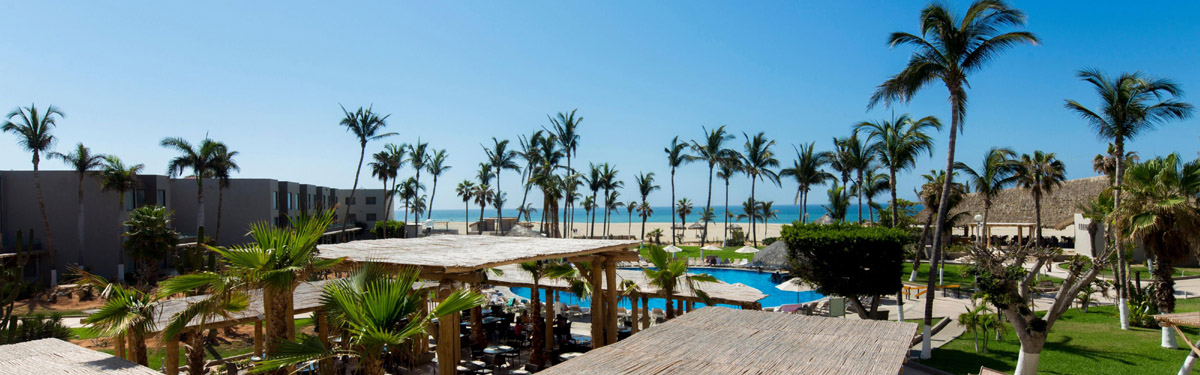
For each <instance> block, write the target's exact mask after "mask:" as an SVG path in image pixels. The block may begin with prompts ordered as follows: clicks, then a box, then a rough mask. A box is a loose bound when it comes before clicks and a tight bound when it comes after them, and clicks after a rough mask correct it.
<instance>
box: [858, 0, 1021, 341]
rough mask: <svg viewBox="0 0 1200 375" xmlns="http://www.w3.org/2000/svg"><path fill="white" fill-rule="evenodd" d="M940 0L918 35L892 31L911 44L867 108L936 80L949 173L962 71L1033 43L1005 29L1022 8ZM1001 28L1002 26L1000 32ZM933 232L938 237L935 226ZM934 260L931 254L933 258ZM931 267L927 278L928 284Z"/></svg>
mask: <svg viewBox="0 0 1200 375" xmlns="http://www.w3.org/2000/svg"><path fill="white" fill-rule="evenodd" d="M947 7H948V6H947V5H946V4H944V3H936V2H935V3H931V4H929V5H928V6H926V7H925V9H924V10H922V11H921V15H920V18H919V21H920V23H919V28H920V30H921V34H920V35H915V34H910V33H906V32H895V33H892V35H891V37H889V38H888V39H889V40H888V44H889V45H890V46H892V47H895V46H897V45H911V46H913V47H915V48H916V51H914V52H913V54H912V57H911V58H910V59H909V61H908V64H907V65H905V67H904V69H903V70H901V71H900V73H897V74H896V75H894V76H891V77H889V78H888V79H887V80H886V81H884V82H883V84H880V85H879V87H878V88H877V89H876V90H875V93H874V94H872V95H871V99H870V101H869V102H868V108H870V107H873V106H875V105H876V104H879V103H880V102H882V103H884V105H887V106H891V105H892V104H894V103H901V102H908V101H910V100H912V97H913V96H914V95H916V94H917V92H918V91H920V90H921V89H922V88H924V87H925V86H927V85H929V84H931V83H934V82H936V81H941V83H942V84H943V85H945V86H946V90H947V91H949V94H950V95H949V101H950V137H949V140H948V141H947V143H946V168H945V173H946V174H947V175H951V174H953V173H954V146H955V141H956V140H957V137H958V133H959V129H960V128H961V126H962V121H963V119H964V117H965V116H966V113H967V91H966V88H967V76H968V75H970V74H971V73H975V72H977V71H979V70H981V69H983V67H984V66H985V65H987V63H989V62H991V61H992V60H994V59H995V58H996V57H998V56H999V54H1000V53H1001V52H1003V51H1004V50H1006V49H1009V48H1012V47H1015V46H1018V45H1021V44H1037V42H1038V39H1037V37H1036V36H1034V35H1033V33H1030V32H1027V31H1007V29H1008V28H1009V27H1020V26H1024V25H1025V13H1024V12H1022V11H1020V10H1018V9H1014V8H1010V7H1008V5H1007V4H1005V3H1004V2H1003V1H999V0H975V1H974V2H972V3H971V5H970V6H969V7H968V8H967V11H966V13H965V14H963V16H962V17H961V18H960V17H956V16H955V15H954V14H953V13H952V12H951V11H950V10H949V9H948V8H947ZM1006 31H1007V32H1006ZM952 180H953V178H947V179H946V181H945V186H943V187H942V194H943V196H942V198H941V199H940V202H942V203H943V205H942V206H941V207H938V211H937V225H938V227H941V224H942V223H945V222H946V221H945V220H946V214H947V212H948V211H949V209H950V208H949V207H947V206H945V205H944V203H946V202H947V201H948V199H947V198H946V195H947V194H949V193H950V190H951V189H950V184H951V183H952ZM938 232H939V233H937V234H935V236H939V237H940V232H941V231H938ZM940 243H941V241H940V240H935V241H934V248H933V253H934V259H937V258H938V257H940V256H941V250H942V249H941V245H940ZM935 262H936V260H935ZM933 280H934V279H933V273H932V272H930V277H929V280H928V283H927V284H928V288H929V290H933V288H934V281H933ZM929 297H930V298H928V299H926V300H925V322H924V323H925V324H924V327H925V330H924V332H925V333H924V340H923V343H922V344H921V358H929V357H930V334H929V332H930V326H931V325H932V324H933V300H934V299H933V296H932V295H930V296H929Z"/></svg>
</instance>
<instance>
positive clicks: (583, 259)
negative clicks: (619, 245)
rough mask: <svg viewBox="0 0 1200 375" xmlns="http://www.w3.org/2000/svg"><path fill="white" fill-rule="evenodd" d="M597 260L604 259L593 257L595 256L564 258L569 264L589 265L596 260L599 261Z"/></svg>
mask: <svg viewBox="0 0 1200 375" xmlns="http://www.w3.org/2000/svg"><path fill="white" fill-rule="evenodd" d="M599 259H604V258H602V257H598V256H595V255H588V256H576V257H569V258H566V260H567V262H570V263H591V262H595V261H596V260H599Z"/></svg>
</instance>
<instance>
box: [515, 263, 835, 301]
mask: <svg viewBox="0 0 1200 375" xmlns="http://www.w3.org/2000/svg"><path fill="white" fill-rule="evenodd" d="M691 271H692V272H693V273H707V274H710V275H713V276H715V277H716V278H717V279H720V280H721V281H724V282H726V283H730V284H736V283H742V284H746V285H748V286H750V287H751V288H754V289H758V290H759V291H761V292H763V294H766V295H767V298H763V299H762V300H760V301H759V303H761V304H762V306H763V307H770V306H779V305H782V304H786V303H799V302H809V301H815V300H818V299H821V298H822V297H824V296H822V295H821V294H820V293H817V292H813V291H808V292H800V293H797V292H785V291H782V290H779V289H776V288H775V286H776V285H778V284H776V283H774V282H772V281H771V273H770V272H765V271H764V272H763V273H758V272H756V271H752V270H742V269H729V268H693V269H691ZM510 289H512V291H513V293H516V294H517V295H518V296H521V297H524V298H529V288H510ZM700 289H701V290H703V289H704V284H703V283H701V284H700ZM545 295H546V294H545V291H544V290H543V291H542V295H541V296H542V297H543V301H544V300H545V299H544V298H545ZM554 300H555V302H562V303H565V304H568V305H574V304H577V305H580V306H588V304H590V303H591V301H590V300H589V299H587V298H584V299H582V300H580V298H579V297H577V296H575V295H574V294H572V293H567V292H555V294H554ZM619 306H622V307H625V308H629V307H630V305H629V301H627V300H625V299H622V300H621V303H620V305H619ZM665 306H666V303H665V302H664V301H663V300H662V299H658V298H653V299H650V308H656V307H657V308H664V307H665ZM699 306H703V304H697V307H699Z"/></svg>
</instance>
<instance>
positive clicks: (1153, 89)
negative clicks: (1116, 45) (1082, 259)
mask: <svg viewBox="0 0 1200 375" xmlns="http://www.w3.org/2000/svg"><path fill="white" fill-rule="evenodd" d="M1078 76H1079V78H1081V79H1083V80H1084V81H1085V82H1087V83H1089V84H1091V85H1092V86H1093V88H1094V89H1095V90H1096V93H1097V94H1098V96H1100V107H1099V108H1097V109H1098V111H1093V110H1091V109H1088V108H1087V107H1085V106H1083V105H1082V104H1079V103H1078V102H1076V101H1074V100H1067V101H1066V104H1065V106H1066V107H1067V109H1070V110H1072V111H1074V112H1076V113H1078V114H1079V116H1080V117H1083V119H1084V120H1085V121H1087V122H1088V124H1089V125H1090V126H1091V127H1092V130H1093V131H1095V132H1096V135H1097V136H1099V137H1100V138H1101V139H1105V140H1108V141H1109V142H1112V145H1113V152H1110V153H1109V154H1110V155H1126V153H1125V142H1126V141H1132V140H1134V139H1137V137H1138V136H1140V135H1142V134H1143V133H1147V132H1150V131H1152V130H1154V129H1155V128H1157V127H1158V126H1159V125H1162V124H1165V123H1167V122H1168V121H1171V120H1183V119H1186V118H1189V117H1191V115H1192V113H1193V107H1192V105H1191V104H1188V103H1184V102H1181V101H1179V100H1177V99H1176V98H1178V97H1179V96H1181V95H1182V94H1183V90H1182V89H1181V88H1180V87H1179V85H1178V84H1176V83H1175V82H1173V81H1171V80H1169V79H1166V78H1153V77H1147V76H1145V75H1143V74H1142V73H1122V74H1121V75H1120V76H1117V77H1109V76H1107V75H1106V74H1104V73H1102V72H1100V71H1099V70H1097V69H1085V70H1082V71H1080V72H1079V73H1078ZM1168 96H1169V98H1166V97H1168ZM1164 98H1165V99H1164ZM1125 161H1127V160H1124V159H1117V160H1116V161H1115V162H1114V163H1113V173H1112V174H1109V176H1110V177H1109V178H1110V179H1112V181H1114V184H1113V187H1114V188H1115V190H1114V192H1113V207H1116V208H1119V207H1121V184H1122V183H1124V181H1125V178H1124V164H1125V163H1124V162H1125ZM1113 224H1114V227H1113V230H1115V231H1117V232H1122V228H1120V227H1118V226H1116V225H1117V224H1119V223H1115V222H1114V223H1113ZM1114 245H1116V249H1117V251H1116V253H1117V254H1124V253H1125V250H1124V245H1125V244H1124V243H1123V242H1121V241H1117V242H1116V243H1114ZM1128 272H1129V265H1128V264H1126V262H1125V257H1117V283H1116V284H1117V288H1118V289H1117V299H1118V301H1117V306H1118V310H1119V311H1120V316H1121V329H1124V330H1127V329H1129V304H1128V301H1129V291H1128V290H1127V289H1126V288H1125V285H1127V284H1128V282H1129V281H1128V280H1129V278H1128V275H1129V273H1128Z"/></svg>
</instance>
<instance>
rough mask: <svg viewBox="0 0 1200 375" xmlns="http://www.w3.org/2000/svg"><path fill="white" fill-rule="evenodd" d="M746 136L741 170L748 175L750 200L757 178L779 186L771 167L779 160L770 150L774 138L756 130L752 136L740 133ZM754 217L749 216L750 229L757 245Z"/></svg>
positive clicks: (777, 178) (775, 166)
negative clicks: (756, 132)
mask: <svg viewBox="0 0 1200 375" xmlns="http://www.w3.org/2000/svg"><path fill="white" fill-rule="evenodd" d="M742 135H743V136H744V137H746V144H745V151H744V152H743V153H742V166H743V171H744V172H745V173H746V175H747V176H750V200H752V201H757V198H755V195H754V190H755V186H756V185H755V184H756V183H757V182H758V180H763V181H769V182H772V183H775V186H779V174H778V173H776V172H775V171H774V170H773V169H772V168H777V167H779V160H776V159H775V152H773V151H771V147H772V146H775V141H774V140H768V139H767V136H766V134H765V133H763V132H758V134H755V135H754V137H750V136H749V135H747V134H745V133H742ZM754 219H755V218H754V217H753V216H751V217H750V229H751V232H753V233H754V246H755V247H758V232H756V231H754V230H753V229H754V222H755V221H754Z"/></svg>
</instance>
